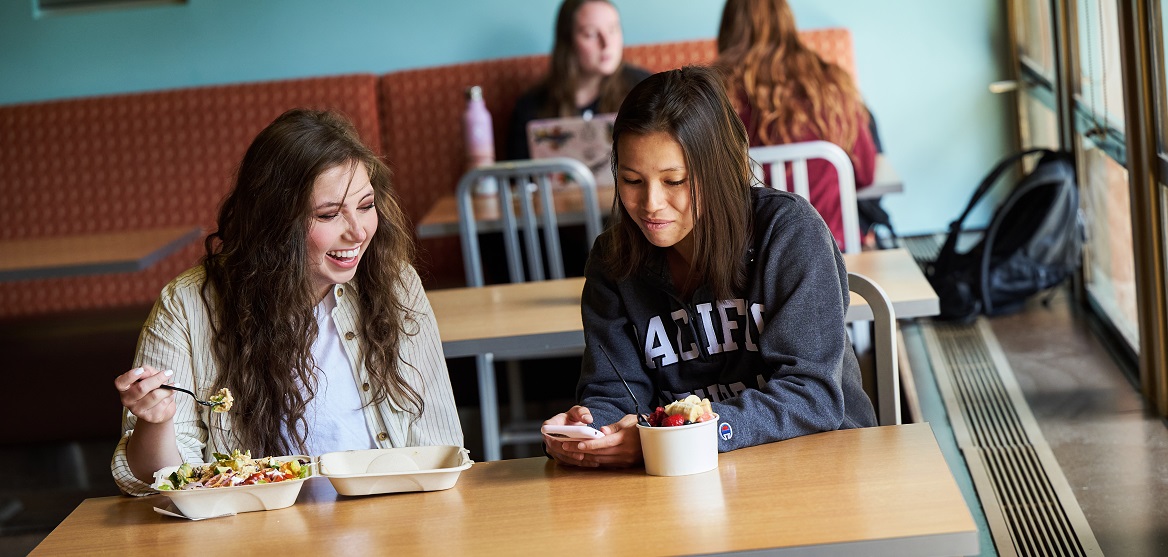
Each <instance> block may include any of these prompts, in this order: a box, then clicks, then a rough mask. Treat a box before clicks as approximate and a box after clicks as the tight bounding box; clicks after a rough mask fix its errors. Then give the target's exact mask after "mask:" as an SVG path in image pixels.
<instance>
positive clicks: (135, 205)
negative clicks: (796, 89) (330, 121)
mask: <svg viewBox="0 0 1168 557" xmlns="http://www.w3.org/2000/svg"><path fill="white" fill-rule="evenodd" d="M801 36H802V37H803V39H804V40H805V41H806V42H807V43H808V44H809V45H810V46H811V47H812V48H813V49H815V50H816V51H818V52H820V53H821V55H823V56H824V57H825V58H827V59H828V60H830V61H833V62H836V63H839V64H840V65H842V66H843V67H844V68H845V69H847V70H848V71H850V72H853V75H854V68H855V65H854V63H853V61H852V45H851V36H850V35H849V33H848V31H847V30H846V29H821V30H811V31H802V32H801ZM625 52H626V58H627V60H628V61H629V62H630V63H632V64H635V65H637V66H641V67H643V68H646V69H648V70H650V71H661V70H665V69H670V68H676V67H680V66H683V65H686V64H704V63H709V62H710V61H711V60H713V58H714V54H715V52H714V41H712V40H697V41H684V42H675V43H661V44H650V45H636V46H629V47H627V48H626V51H625ZM546 70H547V56H544V55H539V56H524V57H516V58H503V59H495V60H485V61H481V62H472V63H468V64H457V65H450V66H442V67H433V68H424V69H417V70H405V71H399V72H393V73H390V74H387V75H384V76H381V77H380V78H379V77H378V76H375V75H371V74H354V75H342V76H329V77H320V78H308V79H294V80H284V81H269V82H258V83H244V84H238V85H227V86H215V87H196V88H189V89H179V90H172V91H160V92H151V93H140V94H125V95H112V96H104V97H91V98H81V99H69V100H61V101H51V102H43V103H32V104H21V105H9V106H0V213H2V214H3V215H4V219H3V221H0V239H21V238H43V237H53V236H64V235H73V234H87V233H95V232H116V231H123V230H135V229H146V228H155V227H166V226H180V225H198V226H201V227H202V228H203V229H204V232H209V231H211V230H213V229H214V227H215V218H216V213H217V210H218V206H219V203H220V201H221V200H222V198H223V196H224V195H225V194H226V193H227V191H228V190H229V189H230V187H231V181H232V178H233V173H234V170H235V166H236V165H237V164H238V163H239V160H240V158H241V157H242V156H243V152H244V150H245V149H246V148H247V145H248V144H249V143H250V142H251V140H252V139H253V138H254V137H255V134H256V133H258V132H259V131H260V130H261V129H262V128H263V127H264V126H265V125H267V124H268V123H269V122H271V121H272V120H273V119H274V118H275V117H276V116H278V115H279V114H280V113H282V112H284V111H285V110H288V109H290V108H296V107H309V108H328V109H335V110H338V111H340V112H342V113H344V114H346V115H347V116H349V118H351V119H352V120H353V121H354V123H355V124H356V126H357V129H358V131H359V132H360V134H361V137H362V138H363V139H364V140H365V141H366V142H367V143H368V144H369V145H370V146H371V147H372V148H374V149H375V150H378V151H379V152H383V153H384V154H385V155H386V159H387V161H388V162H389V164H390V167H391V168H392V169H393V171H394V180H393V182H394V184H395V188H396V191H397V192H398V195H399V196H400V199H401V203H402V206H403V208H404V210H405V211H406V214H407V216H408V217H409V218H410V219H411V221H412V222H414V223H416V222H417V221H418V220H419V219H420V218H421V217H422V215H423V214H424V213H425V211H426V210H427V209H428V208H429V207H430V206H431V205H432V204H433V203H434V201H435V200H437V199H438V198H439V197H441V196H443V195H446V194H452V193H453V192H454V187H455V184H456V183H457V182H458V178H459V177H460V176H461V175H462V173H463V171H464V170H465V166H466V163H465V156H464V149H463V146H462V118H461V116H462V112H463V108H464V106H465V99H464V97H463V91H464V90H465V89H466V88H467V87H468V86H470V85H480V86H482V88H483V91H484V95H485V98H486V101H487V106H488V108H489V109H490V111H491V113H492V115H493V116H494V126H495V138H496V145H503V140H502V139H503V137H504V134H505V133H506V128H507V124H508V121H509V119H510V117H511V110H512V107H513V106H514V104H515V101H516V100H517V99H518V98H519V96H520V95H521V94H522V93H523V91H525V90H527V89H528V88H530V87H532V86H534V85H535V84H536V83H537V82H538V80H539V79H540V78H541V77H542V76H543V75H544V73H545V72H546ZM421 247H422V252H421V254H420V256H421V257H420V261H419V270H420V271H421V272H422V274H423V276H424V277H426V279H427V286H431V287H432V286H436V285H440V286H451V285H459V284H461V283H462V277H463V273H462V270H461V269H462V263H461V257H460V254H459V247H458V242H457V240H456V239H449V240H435V241H427V242H423V243H422V245H421ZM201 253H202V248H201V242H196V243H192V244H191V245H190V246H187V247H186V248H185V249H183V250H181V251H179V252H178V253H176V254H174V255H172V256H170V257H168V258H166V259H165V260H163V261H161V262H159V263H158V264H155V265H153V266H152V267H150V268H149V269H147V270H145V271H141V272H137V273H119V274H111V275H92V276H80V277H70V278H59V279H44V280H29V281H14V282H6V283H0V319H4V318H9V317H22V316H29V315H44V314H53V313H60V312H67V311H74V310H87V309H101V308H111V307H127V306H146V305H149V304H150V303H152V302H153V300H154V299H155V298H156V297H157V296H158V293H159V291H160V290H161V288H162V286H163V285H165V284H166V283H167V282H168V281H169V280H170V279H171V278H173V277H174V276H176V275H177V274H178V273H180V272H181V271H183V270H184V269H186V268H187V267H189V266H191V265H194V264H195V263H196V262H197V260H198V258H199V256H200V255H201Z"/></svg>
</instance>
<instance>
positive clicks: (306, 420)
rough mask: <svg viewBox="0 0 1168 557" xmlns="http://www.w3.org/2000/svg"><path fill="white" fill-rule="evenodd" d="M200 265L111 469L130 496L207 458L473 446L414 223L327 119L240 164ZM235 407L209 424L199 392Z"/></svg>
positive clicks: (124, 388) (162, 334) (173, 302)
mask: <svg viewBox="0 0 1168 557" xmlns="http://www.w3.org/2000/svg"><path fill="white" fill-rule="evenodd" d="M204 244H205V249H206V255H205V256H204V257H203V260H202V264H201V265H200V266H197V267H194V268H192V269H190V270H188V271H186V272H185V273H183V274H182V275H180V276H179V277H177V278H176V279H174V280H173V281H172V282H171V283H170V284H168V285H167V286H166V287H165V288H164V289H163V291H162V294H161V296H160V298H159V300H158V302H157V303H155V305H154V309H153V310H152V311H151V313H150V316H149V317H148V318H147V320H146V324H145V325H144V326H143V329H142V334H141V337H140V338H139V341H138V351H137V356H136V358H135V363H134V366H135V367H134V369H132V370H130V371H128V372H126V373H124V374H122V375H120V376H118V377H117V378H116V379H115V381H114V385H115V387H116V388H117V390H118V392H119V395H120V397H121V402H122V404H123V406H125V409H126V410H125V412H124V415H123V422H122V430H123V435H122V440H121V442H120V443H119V445H118V448H117V450H116V452H115V454H114V459H113V463H112V467H113V472H114V478H115V480H116V481H117V483H118V485H119V487H120V488H121V489H122V490H123V491H125V492H126V493H129V494H134V495H142V494H147V493H150V492H151V489H150V485H149V483H150V481H151V479H152V478H151V476H152V474H153V473H154V471H156V470H158V469H161V468H163V467H165V466H170V465H176V464H179V463H181V462H184V461H185V462H203V461H204V460H209V459H210V457H211V453H213V452H219V453H230V452H231V451H232V450H233V449H241V450H250V451H252V454H253V455H255V456H267V455H285V454H301V453H302V454H309V455H319V454H322V453H325V452H330V451H336V450H345V449H368V448H375V447H399V446H416V445H434V444H445V445H460V446H461V445H462V441H463V439H462V429H461V426H460V425H459V421H458V414H457V412H456V409H455V404H454V397H453V395H452V393H451V388H450V380H449V377H448V375H447V370H446V362H445V360H444V359H443V356H442V347H441V342H440V340H439V337H438V330H437V325H436V323H435V321H434V315H433V311H432V310H431V308H430V304H429V301H428V300H427V299H426V295H425V293H424V292H423V291H422V285H421V282H420V280H419V279H418V275H417V273H416V272H415V271H414V269H413V267H412V266H411V265H410V262H411V260H412V257H413V243H412V240H411V237H410V234H409V228H408V224H407V223H406V219H405V216H404V215H403V213H402V211H401V209H400V207H399V206H398V204H397V201H396V200H395V199H394V197H393V194H392V192H391V187H390V173H389V169H388V168H387V167H386V166H385V164H384V163H383V162H382V161H381V160H379V159H378V158H377V157H376V156H375V155H374V154H373V152H372V151H370V150H369V148H368V147H366V146H365V145H364V144H362V143H361V140H360V138H359V137H358V136H357V132H356V129H354V127H353V125H352V124H351V123H349V122H348V121H347V120H346V119H344V118H343V117H341V116H339V115H336V114H334V113H330V112H317V111H309V110H292V111H289V112H287V113H285V114H283V115H282V116H280V117H279V118H277V119H276V120H275V121H274V122H272V123H271V124H270V125H269V126H268V127H267V128H265V129H264V130H263V131H262V132H260V134H259V135H258V136H257V137H256V138H255V140H254V141H253V142H252V144H251V146H250V147H249V148H248V150H247V153H246V154H245V155H244V158H243V161H242V162H241V163H240V166H239V170H238V174H237V179H236V182H235V187H234V188H233V189H232V191H231V193H230V194H229V195H228V197H227V198H226V200H224V202H223V206H222V208H221V209H220V212H219V221H218V230H216V231H215V232H214V233H212V234H211V235H209V236H208V237H207V239H206V241H205V243H204ZM164 384H169V385H174V386H182V387H184V388H187V389H190V390H192V391H194V392H195V393H197V394H198V395H199V396H200V398H202V399H206V398H208V396H209V395H210V394H212V393H215V392H217V391H218V390H219V389H222V388H227V389H228V390H229V391H230V392H231V393H232V394H233V395H234V405H233V407H232V408H231V409H230V411H228V412H222V413H218V412H212V411H211V410H210V409H208V408H205V407H202V406H198V405H196V404H194V402H193V401H192V400H191V398H190V397H188V396H186V395H177V396H176V395H175V393H174V391H171V390H166V389H163V388H160V387H161V386H162V385H164Z"/></svg>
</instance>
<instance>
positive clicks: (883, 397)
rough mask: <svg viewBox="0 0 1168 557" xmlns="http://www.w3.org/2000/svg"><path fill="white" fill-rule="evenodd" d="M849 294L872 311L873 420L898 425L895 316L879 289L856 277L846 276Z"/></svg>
mask: <svg viewBox="0 0 1168 557" xmlns="http://www.w3.org/2000/svg"><path fill="white" fill-rule="evenodd" d="M848 290H851V291H852V292H855V293H856V294H859V295H860V296H863V298H864V300H865V301H867V302H868V307H870V308H872V321H873V324H874V329H875V332H876V334H875V337H876V338H875V342H874V345H875V346H874V349H875V352H876V418H877V421H878V423H879V424H880V425H898V424H900V420H901V415H900V366H899V360H898V359H897V345H896V313H895V311H894V310H893V309H892V301H891V300H889V299H888V294H886V293H885V292H884V289H883V288H881V287H880V285H878V284H876V283H875V282H874V281H873V280H872V279H870V278H868V277H866V276H864V275H861V274H859V273H848Z"/></svg>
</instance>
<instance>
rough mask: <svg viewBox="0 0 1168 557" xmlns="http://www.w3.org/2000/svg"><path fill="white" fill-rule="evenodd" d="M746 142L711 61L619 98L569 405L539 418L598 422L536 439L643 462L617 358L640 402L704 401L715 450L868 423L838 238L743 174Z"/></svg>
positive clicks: (577, 461)
mask: <svg viewBox="0 0 1168 557" xmlns="http://www.w3.org/2000/svg"><path fill="white" fill-rule="evenodd" d="M747 145H748V144H747V134H746V129H745V127H744V126H743V124H742V122H741V121H740V120H739V119H738V117H737V115H736V113H735V112H734V108H733V106H732V105H731V103H730V101H729V99H728V98H727V97H726V93H725V89H724V86H723V84H722V81H721V78H720V77H719V76H718V74H716V73H715V72H714V71H713V70H710V69H707V68H700V67H686V68H683V69H680V70H671V71H667V72H662V73H659V74H656V75H653V76H651V77H649V78H648V79H646V80H645V81H643V82H641V84H639V85H638V86H636V87H635V88H634V89H633V90H632V91H631V92H630V93H629V95H628V97H627V98H626V99H625V101H624V103H623V104H622V105H621V108H620V111H619V112H618V114H617V119H616V123H615V124H614V128H613V172H614V174H615V177H616V184H617V200H616V201H615V202H614V207H613V212H614V215H615V222H614V224H613V226H612V227H610V228H609V229H608V230H607V231H606V232H605V233H604V234H603V235H602V236H601V237H600V238H599V239H597V241H596V245H595V246H594V247H593V251H592V255H591V257H589V260H588V264H587V266H586V269H585V279H586V282H585V285H584V295H583V308H582V314H583V321H584V339H585V344H586V349H585V352H584V360H583V365H582V369H581V373H580V382H579V385H578V387H577V398H578V399H579V401H580V403H579V405H578V406H574V407H572V408H571V409H570V410H568V411H567V412H565V413H561V414H558V415H556V416H554V417H552V418H551V419H549V420H548V421H547V422H545V423H546V424H554V425H565V424H566V425H592V426H593V427H597V426H603V427H600V428H599V429H600V431H602V432H603V433H605V434H606V435H605V436H604V437H601V438H599V439H594V440H589V441H568V442H564V441H562V440H555V439H552V438H549V437H547V436H545V444H546V446H547V451H548V454H549V455H551V456H552V457H553V458H555V459H556V460H558V461H560V462H562V463H566V464H573V465H579V466H592V467H595V466H628V465H633V464H636V463H638V462H640V461H641V460H642V458H641V445H640V438H639V435H638V433H637V429H636V422H637V416H636V415H635V414H634V413H633V412H634V409H633V401H632V399H631V398H630V397H629V393H628V391H626V390H625V386H624V385H623V384H622V382H621V380H620V378H619V377H618V375H617V373H616V371H615V370H614V369H613V367H614V366H616V367H619V369H620V372H621V374H622V375H623V376H624V378H625V379H626V380H627V382H628V385H629V387H630V388H631V389H632V390H633V392H634V393H635V394H636V395H637V399H638V400H640V401H642V402H644V403H648V404H650V405H651V406H652V407H656V406H658V405H662V406H663V405H665V404H667V403H668V402H671V401H673V400H676V399H683V398H685V397H686V396H687V395H690V394H696V395H698V396H699V397H703V398H709V399H710V401H711V403H712V406H713V410H714V412H715V413H717V414H718V415H719V422H720V423H719V424H718V428H719V429H718V433H719V450H721V451H729V450H734V449H737V448H741V447H748V446H752V445H758V444H762V443H770V442H772V441H779V440H783V439H789V438H791V437H798V436H800V435H807V434H810V433H817V432H821V431H831V430H835V429H845V428H853V427H867V426H873V425H876V417H875V413H874V412H873V409H872V403H871V401H870V400H869V399H868V396H867V395H866V394H865V393H864V391H863V389H862V387H861V380H860V371H859V365H858V364H857V362H856V358H855V354H854V353H853V351H852V348H851V345H850V343H849V341H848V338H847V334H846V332H845V329H844V314H845V313H846V312H847V308H848V301H849V299H850V298H849V293H848V283H847V270H846V269H845V268H844V263H843V258H842V257H841V256H840V252H839V249H838V247H837V246H836V244H835V240H834V239H833V238H832V235H831V232H830V231H829V230H828V228H827V226H826V225H825V224H824V222H823V219H822V218H821V217H820V216H819V214H818V213H817V212H816V211H815V209H814V208H813V207H812V206H811V205H810V204H809V203H808V202H807V201H806V200H804V199H803V198H801V197H799V196H796V195H794V194H790V193H786V192H781V191H777V190H771V189H766V188H757V187H752V184H753V182H754V177H753V173H752V172H751V168H750V162H749V155H748V150H747V149H748V147H747ZM606 355H607V357H606ZM650 401H651V402H650ZM651 409H652V408H648V409H646V410H651Z"/></svg>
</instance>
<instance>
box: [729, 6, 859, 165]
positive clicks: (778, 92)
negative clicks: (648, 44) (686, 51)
mask: <svg viewBox="0 0 1168 557" xmlns="http://www.w3.org/2000/svg"><path fill="white" fill-rule="evenodd" d="M715 65H716V66H717V67H719V68H720V69H721V70H722V72H723V75H724V77H725V80H726V85H727V89H728V90H729V91H735V92H737V93H738V94H735V95H732V101H733V102H735V103H741V102H743V100H745V101H746V102H748V103H749V104H750V107H751V109H752V110H751V113H752V115H753V120H754V121H753V122H748V123H747V126H749V127H750V128H751V129H753V130H755V131H756V133H757V134H758V137H759V139H760V140H761V141H762V143H763V144H764V145H776V144H783V143H791V142H792V141H797V140H798V138H799V137H801V136H804V135H807V134H809V133H810V134H813V135H815V136H816V137H819V138H821V139H824V140H827V141H830V142H832V143H835V144H836V145H839V146H841V147H843V149H844V150H845V151H849V152H850V151H851V149H852V146H853V145H854V144H855V142H856V137H857V136H858V134H859V133H860V126H861V125H866V122H867V118H868V116H867V114H868V112H867V110H866V109H865V108H864V104H863V101H862V100H861V99H860V93H859V90H858V89H857V88H856V85H855V83H854V82H853V80H852V78H851V76H850V75H848V73H847V72H846V71H844V70H843V69H842V68H840V67H839V66H838V65H836V64H832V63H829V62H827V61H825V60H824V59H823V58H821V57H820V56H819V55H818V54H816V53H815V52H813V51H812V50H811V49H809V48H807V46H806V45H804V44H803V42H802V41H801V40H800V39H799V33H798V31H797V29H796V27H795V15H794V14H793V13H792V12H791V7H790V6H789V5H788V4H787V2H786V0H727V1H726V6H725V8H724V9H723V11H722V22H721V24H720V26H719V29H718V58H717V60H716V61H715ZM740 95H741V97H740ZM739 108H741V107H739Z"/></svg>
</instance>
